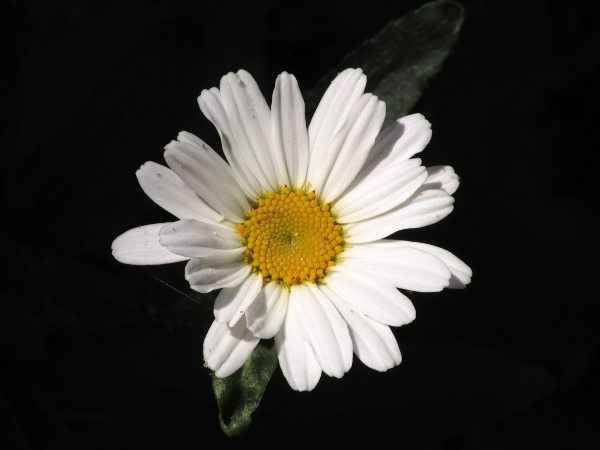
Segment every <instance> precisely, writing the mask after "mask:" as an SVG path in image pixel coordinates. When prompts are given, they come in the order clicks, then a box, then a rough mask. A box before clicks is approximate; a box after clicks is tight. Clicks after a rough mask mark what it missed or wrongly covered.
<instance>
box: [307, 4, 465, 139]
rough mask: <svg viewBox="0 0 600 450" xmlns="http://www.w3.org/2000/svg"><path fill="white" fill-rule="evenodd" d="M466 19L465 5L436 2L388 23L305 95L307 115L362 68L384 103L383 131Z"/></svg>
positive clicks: (409, 102) (412, 99) (406, 106)
mask: <svg viewBox="0 0 600 450" xmlns="http://www.w3.org/2000/svg"><path fill="white" fill-rule="evenodd" d="M463 20H464V11H463V8H462V6H461V5H459V4H458V3H456V2H452V1H447V0H438V1H435V2H431V3H427V4H425V5H423V6H421V7H420V8H418V9H416V10H414V11H410V12H408V13H407V14H405V15H404V16H403V17H402V18H400V19H397V20H394V21H392V22H390V23H389V24H388V25H387V26H386V27H385V28H384V29H383V30H381V31H380V32H379V33H378V34H377V35H376V36H374V37H373V38H371V39H367V40H366V41H365V42H363V43H362V44H361V45H360V46H359V47H358V48H357V49H356V50H354V51H353V52H351V53H349V54H348V55H346V57H345V58H344V59H342V61H341V62H340V63H339V64H338V65H337V66H336V67H335V69H333V70H331V71H330V72H329V73H328V74H327V75H326V76H325V77H323V78H322V79H321V81H319V83H317V85H316V86H315V87H314V88H313V89H311V90H310V91H309V92H307V93H305V94H304V98H305V101H306V110H307V112H308V116H309V117H310V116H312V113H313V112H314V111H315V109H316V108H317V106H318V104H319V101H320V99H321V97H322V96H323V93H324V92H325V90H326V89H327V87H329V83H331V80H333V79H334V78H335V76H336V75H337V74H338V73H339V72H341V71H342V70H344V69H346V68H348V67H356V68H361V69H362V70H363V72H364V73H366V74H367V87H366V90H365V92H372V93H373V94H375V95H377V96H378V97H379V98H380V99H381V100H383V101H384V102H385V103H386V108H387V109H386V120H385V122H384V125H383V126H384V127H385V125H386V124H389V123H390V122H393V121H394V120H396V119H398V118H400V117H403V116H405V115H407V114H408V113H409V112H410V110H411V108H412V107H413V106H414V104H415V103H416V102H417V100H419V98H420V97H421V94H422V92H423V89H424V88H425V87H426V85H427V82H428V80H429V79H430V78H431V77H432V76H433V75H435V74H436V73H437V72H438V71H439V70H440V68H441V67H442V63H443V62H444V60H445V59H446V58H447V57H448V55H450V53H451V52H452V49H453V48H454V44H455V43H456V40H457V38H458V33H459V31H460V29H461V26H462V23H463Z"/></svg>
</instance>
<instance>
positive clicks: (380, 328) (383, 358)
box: [320, 285, 402, 372]
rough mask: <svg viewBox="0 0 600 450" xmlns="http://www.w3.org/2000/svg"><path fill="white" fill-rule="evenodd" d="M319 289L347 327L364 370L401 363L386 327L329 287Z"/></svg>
mask: <svg viewBox="0 0 600 450" xmlns="http://www.w3.org/2000/svg"><path fill="white" fill-rule="evenodd" d="M320 289H321V291H322V292H323V293H324V294H325V295H326V296H327V298H329V300H331V303H333V305H334V306H335V307H336V308H337V310H338V311H339V312H340V315H341V316H342V318H343V319H344V320H345V321H346V323H347V324H348V328H349V330H350V336H351V338H352V345H353V349H354V353H355V354H356V356H358V358H359V359H360V360H361V361H362V362H363V363H364V364H365V365H366V366H367V367H370V368H371V369H375V370H378V371H380V372H385V371H386V370H388V369H391V368H392V367H395V366H397V365H398V364H400V362H401V361H402V357H401V355H400V349H399V348H398V342H396V338H395V337H394V335H393V333H392V331H391V330H390V328H389V327H388V326H387V325H383V324H381V323H379V322H377V321H376V320H373V319H371V318H370V317H367V316H366V315H365V314H364V313H363V312H362V311H360V310H359V309H358V308H356V307H355V306H352V305H350V304H349V303H348V302H346V301H344V300H343V299H342V298H341V297H340V296H339V295H337V294H336V293H335V292H334V291H333V290H331V289H330V288H329V287H328V286H326V285H321V286H320Z"/></svg>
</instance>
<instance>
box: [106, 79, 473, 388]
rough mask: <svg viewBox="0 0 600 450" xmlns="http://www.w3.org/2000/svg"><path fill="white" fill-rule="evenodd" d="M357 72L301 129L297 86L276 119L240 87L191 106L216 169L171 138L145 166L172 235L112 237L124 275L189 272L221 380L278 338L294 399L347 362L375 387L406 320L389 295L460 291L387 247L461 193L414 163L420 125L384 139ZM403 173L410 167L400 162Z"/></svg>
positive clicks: (454, 281)
mask: <svg viewBox="0 0 600 450" xmlns="http://www.w3.org/2000/svg"><path fill="white" fill-rule="evenodd" d="M365 85H366V77H365V75H364V74H363V73H362V71H361V70H360V69H347V70H345V71H343V72H342V73H340V74H339V75H338V76H337V77H336V78H335V80H333V82H332V83H331V86H330V87H329V89H328V90H327V92H326V93H325V95H324V96H323V99H322V100H321V102H320V104H319V106H318V108H317V110H316V112H315V114H314V117H313V118H312V120H311V122H310V125H309V126H308V128H307V127H306V121H305V115H304V101H303V99H302V95H301V94H300V89H299V88H298V83H297V82H296V79H295V78H294V76H293V75H290V74H288V73H285V72H284V73H282V74H281V75H280V76H279V77H278V78H277V82H276V84H275V90H274V92H273V101H272V104H271V108H269V106H268V105H267V103H266V101H265V99H264V97H263V96H262V94H261V92H260V90H259V88H258V86H257V84H256V82H255V81H254V79H253V78H252V77H251V76H250V74H249V73H247V72H245V71H242V70H241V71H239V72H238V73H237V74H233V73H229V74H227V75H225V76H224V77H223V78H222V79H221V85H220V89H217V88H212V89H210V90H205V91H203V92H202V94H201V95H200V97H199V98H198V102H199V104H200V109H201V110H202V112H203V113H204V115H205V116H206V117H207V118H208V119H209V120H210V121H211V122H212V123H213V124H214V125H215V127H216V128H217V130H218V132H219V134H220V136H221V142H222V146H223V152H224V154H225V157H226V159H227V161H225V160H223V159H222V158H221V157H220V156H219V155H218V154H217V153H215V152H214V151H213V150H212V149H211V148H210V147H209V146H208V145H206V144H205V143H204V142H203V141H202V140H200V139H199V138H197V137H196V136H194V135H192V134H190V133H186V132H181V133H180V134H179V136H178V138H177V141H173V142H171V143H170V144H169V145H167V146H166V151H165V160H166V162H167V164H168V166H169V168H167V167H164V166H161V165H159V164H156V163H153V162H147V163H145V164H144V165H142V167H141V168H140V170H139V171H138V172H137V177H138V180H139V182H140V184H141V186H142V189H143V190H144V192H146V194H148V196H149V197H150V198H151V199H152V200H154V201H155V202H156V203H157V204H158V205H160V206H161V207H163V208H164V209H166V210H167V211H169V212H170V213H172V214H173V215H174V216H176V217H177V218H178V219H180V220H178V221H176V222H171V223H161V224H154V225H146V226H141V227H138V228H134V229H132V230H129V231H127V232H126V233H124V234H122V235H121V236H119V237H118V238H117V239H115V241H114V242H113V245H112V248H113V255H114V256H115V258H116V259H117V260H119V261H121V262H124V263H127V264H164V263H171V262H177V261H183V260H189V262H188V263H187V265H186V269H185V276H186V279H187V280H188V281H189V283H190V286H191V287H192V289H195V290H197V291H199V292H210V291H212V290H214V289H221V292H220V293H219V295H218V297H217V299H216V302H215V306H214V313H215V321H214V322H213V324H212V326H211V327H210V330H209V331H208V334H207V336H206V339H205V342H204V358H205V361H206V363H207V364H208V366H209V367H210V368H211V369H213V370H214V371H215V373H216V375H217V376H219V377H225V376H228V375H230V374H231V373H233V372H234V371H236V370H237V369H238V368H240V367H241V366H242V365H243V364H244V362H245V361H246V359H247V358H248V357H249V355H250V354H251V352H252V350H253V349H254V347H255V346H256V345H257V343H258V342H259V340H260V339H269V338H272V337H274V338H275V345H276V348H277V354H278V358H279V363H280V366H281V369H282V371H283V374H284V375H285V377H286V379H287V380H288V382H289V384H290V386H292V388H294V389H297V390H311V389H312V388H314V386H315V385H316V384H317V382H318V380H319V378H320V376H321V373H322V372H325V373H326V374H327V375H329V376H334V377H341V376H342V375H343V374H344V373H345V372H347V371H348V370H349V369H350V367H351V365H352V359H353V356H352V353H353V352H354V353H355V354H356V355H357V356H358V358H359V359H360V360H361V361H362V362H363V363H364V364H366V365H367V366H369V367H371V368H373V369H376V370H379V371H385V370H387V369H389V368H391V367H394V366H396V365H397V364H399V363H400V360H401V356H400V350H399V348H398V344H397V342H396V340H395V338H394V336H393V334H392V332H391V330H390V328H389V327H390V326H400V325H404V324H406V323H409V322H411V321H412V320H414V318H415V309H414V307H413V305H412V303H411V301H410V300H409V299H408V298H407V297H406V296H405V295H404V294H402V293H401V292H400V291H399V290H398V288H401V289H407V290H411V291H419V292H434V291H440V290H442V289H443V288H445V287H446V288H462V287H465V285H466V284H468V283H469V282H470V277H471V270H470V269H469V267H468V266H466V265H465V264H464V263H463V262H462V261H460V260H459V259H458V258H456V257H455V256H454V255H452V254H451V253H449V252H447V251H446V250H443V249H441V248H438V247H434V246H432V245H427V244H421V243H416V242H408V241H396V240H387V239H383V238H385V237H387V236H389V235H390V234H392V233H394V232H396V231H399V230H402V229H407V228H417V227H423V226H426V225H429V224H432V223H435V222H437V221H439V220H441V219H443V218H444V217H446V216H447V215H448V214H449V213H450V212H451V211H452V208H453V206H452V204H453V202H454V200H453V198H452V196H451V194H453V193H454V191H455V190H456V188H457V187H458V177H457V176H456V174H455V173H454V170H453V169H452V168H451V167H448V166H435V167H429V168H425V167H423V166H422V165H421V160H420V159H418V158H412V157H413V156H414V155H415V154H416V153H418V152H420V151H421V150H423V149H424V148H425V146H426V145H427V143H428V142H429V140H430V138H431V127H430V124H429V122H428V121H427V120H425V118H424V117H423V116H421V115H420V114H413V115H410V116H407V117H404V118H402V119H399V120H397V121H396V122H394V123H392V124H391V125H390V126H388V127H387V128H386V129H384V130H383V131H382V132H381V133H380V129H381V126H382V124H383V120H384V117H385V104H384V103H383V102H382V101H380V100H378V99H377V97H375V96H374V95H372V94H365V93H364V89H365ZM411 158H412V159H411Z"/></svg>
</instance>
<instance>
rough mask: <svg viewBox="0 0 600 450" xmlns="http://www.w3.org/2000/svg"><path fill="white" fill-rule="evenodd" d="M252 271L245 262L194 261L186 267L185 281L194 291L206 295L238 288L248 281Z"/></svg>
mask: <svg viewBox="0 0 600 450" xmlns="http://www.w3.org/2000/svg"><path fill="white" fill-rule="evenodd" d="M250 270H251V268H250V265H249V264H246V263H244V262H243V261H233V262H226V263H223V264H214V263H208V264H207V263H206V262H205V261H203V260H202V259H192V260H190V261H189V262H188V263H187V265H186V266H185V279H186V280H188V281H189V283H190V287H191V288H192V289H194V290H195V291H198V292H202V293H206V292H210V291H213V290H215V289H220V288H225V287H235V286H237V285H238V284H240V283H241V282H242V281H244V280H245V279H246V277H247V276H248V275H249V274H250Z"/></svg>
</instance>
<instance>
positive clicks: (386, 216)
mask: <svg viewBox="0 0 600 450" xmlns="http://www.w3.org/2000/svg"><path fill="white" fill-rule="evenodd" d="M453 203H454V199H453V198H452V197H451V196H450V195H449V194H448V193H447V192H445V191H441V190H436V189H432V190H429V191H423V192H418V193H416V194H414V195H413V196H412V197H411V198H409V199H408V200H406V201H405V202H404V203H401V204H400V205H398V206H396V207H395V208H393V209H391V210H390V211H387V212H385V213H383V214H380V215H379V216H376V217H373V218H370V219H366V220H362V221H360V222H354V223H351V224H348V225H346V226H345V227H344V230H345V231H346V232H347V233H348V235H347V236H344V240H345V241H346V242H348V243H351V244H360V243H364V242H370V241H375V240H377V239H381V238H384V237H386V236H389V235H390V234H392V233H395V232H396V231H399V230H405V229H409V228H420V227H424V226H427V225H431V224H433V223H436V222H439V221H440V220H442V219H443V218H444V217H446V216H447V215H448V214H450V213H451V212H452V209H453V208H454V207H453V206H452V204H453Z"/></svg>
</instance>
